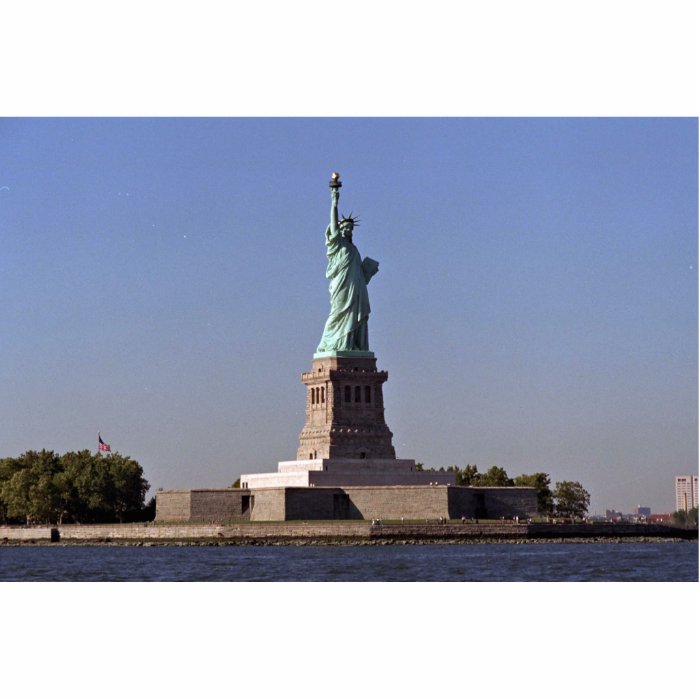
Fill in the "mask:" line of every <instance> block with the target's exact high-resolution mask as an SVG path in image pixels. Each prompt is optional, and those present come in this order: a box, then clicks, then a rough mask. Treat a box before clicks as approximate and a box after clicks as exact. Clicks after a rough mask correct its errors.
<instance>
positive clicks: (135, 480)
mask: <svg viewBox="0 0 700 700" xmlns="http://www.w3.org/2000/svg"><path fill="white" fill-rule="evenodd" d="M100 461H101V462H102V464H103V465H104V466H105V467H106V469H107V470H108V472H109V476H110V480H111V496H112V498H111V509H112V511H113V512H114V515H115V516H116V517H117V519H118V520H119V522H120V523H122V522H124V520H125V519H133V517H134V516H136V517H138V516H139V514H140V512H141V509H142V508H143V505H144V498H145V497H146V492H147V491H148V489H149V483H148V482H147V481H146V479H144V478H143V469H142V468H141V465H140V464H139V463H138V462H136V461H135V460H133V459H131V457H123V456H122V455H120V454H119V453H118V452H115V453H113V454H110V455H109V456H108V457H102V458H100Z"/></svg>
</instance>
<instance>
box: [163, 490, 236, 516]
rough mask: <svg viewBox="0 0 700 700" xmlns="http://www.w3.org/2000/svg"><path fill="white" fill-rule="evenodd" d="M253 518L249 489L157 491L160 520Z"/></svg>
mask: <svg viewBox="0 0 700 700" xmlns="http://www.w3.org/2000/svg"><path fill="white" fill-rule="evenodd" d="M249 519H250V491H248V490H246V489H188V490H184V489H183V490H169V491H158V493H156V521H157V522H211V521H214V522H222V521H226V520H249Z"/></svg>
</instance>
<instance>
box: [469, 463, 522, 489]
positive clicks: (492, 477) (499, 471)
mask: <svg viewBox="0 0 700 700" xmlns="http://www.w3.org/2000/svg"><path fill="white" fill-rule="evenodd" d="M476 485H477V486H513V479H511V478H510V477H509V476H508V474H507V473H506V470H505V469H503V468H502V467H496V466H494V467H491V469H489V470H488V471H486V472H484V473H483V474H482V475H481V478H480V479H479V483H478V484H476Z"/></svg>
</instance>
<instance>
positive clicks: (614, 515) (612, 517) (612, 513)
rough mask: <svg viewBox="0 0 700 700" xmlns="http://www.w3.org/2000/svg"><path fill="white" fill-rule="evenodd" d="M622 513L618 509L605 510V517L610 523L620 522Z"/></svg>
mask: <svg viewBox="0 0 700 700" xmlns="http://www.w3.org/2000/svg"><path fill="white" fill-rule="evenodd" d="M622 517H623V516H622V513H620V511H619V510H606V511H605V519H606V520H608V521H610V522H612V523H619V522H622Z"/></svg>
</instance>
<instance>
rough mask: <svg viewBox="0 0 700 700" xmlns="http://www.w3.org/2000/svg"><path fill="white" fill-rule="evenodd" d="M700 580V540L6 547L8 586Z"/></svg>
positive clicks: (3, 571) (0, 572)
mask: <svg viewBox="0 0 700 700" xmlns="http://www.w3.org/2000/svg"><path fill="white" fill-rule="evenodd" d="M697 580H698V545H697V542H658V543H648V542H646V543H614V544H613V543H602V544H600V543H596V544H582V543H571V544H481V545H469V544H466V545H387V546H382V547H361V546H342V547H335V546H320V547H319V546H306V547H237V546H228V547H224V546H222V547H148V548H142V547H91V546H85V547H56V546H34V547H3V548H0V581H697Z"/></svg>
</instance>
